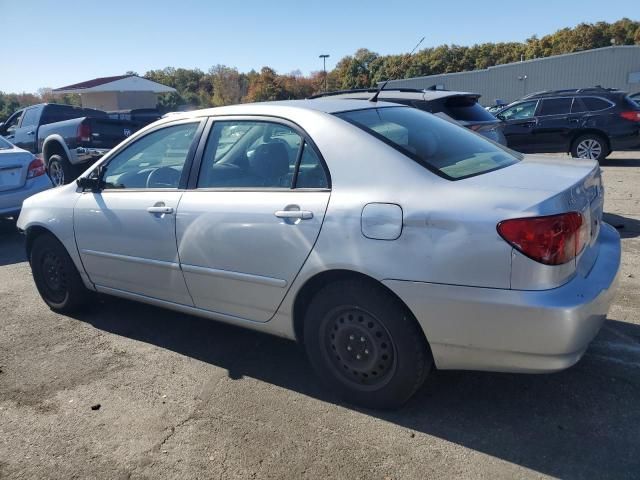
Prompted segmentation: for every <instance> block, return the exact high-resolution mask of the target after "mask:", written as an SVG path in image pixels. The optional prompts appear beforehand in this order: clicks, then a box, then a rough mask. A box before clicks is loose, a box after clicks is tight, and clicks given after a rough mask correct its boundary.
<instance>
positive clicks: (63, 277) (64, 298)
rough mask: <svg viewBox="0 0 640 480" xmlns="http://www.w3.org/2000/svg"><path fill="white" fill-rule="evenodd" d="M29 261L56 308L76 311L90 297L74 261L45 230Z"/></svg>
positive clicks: (46, 298)
mask: <svg viewBox="0 0 640 480" xmlns="http://www.w3.org/2000/svg"><path fill="white" fill-rule="evenodd" d="M29 262H30V263H31V270H32V271H33V279H34V281H35V283H36V287H37V289H38V292H39V293H40V296H41V297H42V299H43V300H44V301H45V303H46V304H47V305H49V307H50V308H51V309H52V310H55V311H59V312H65V313H66V312H72V311H75V310H77V309H78V308H80V307H82V306H84V305H85V304H86V303H87V302H88V300H89V299H90V296H91V292H89V290H87V289H86V287H85V286H84V283H82V279H81V278H80V274H79V273H78V270H77V269H76V266H75V265H74V263H73V260H71V257H70V256H69V254H68V253H67V250H66V249H65V248H64V246H63V245H62V244H61V243H60V241H59V240H58V239H57V238H56V237H54V236H53V235H51V234H48V233H45V234H42V235H40V236H38V237H37V238H36V239H35V240H34V241H33V245H32V247H31V255H30V257H29Z"/></svg>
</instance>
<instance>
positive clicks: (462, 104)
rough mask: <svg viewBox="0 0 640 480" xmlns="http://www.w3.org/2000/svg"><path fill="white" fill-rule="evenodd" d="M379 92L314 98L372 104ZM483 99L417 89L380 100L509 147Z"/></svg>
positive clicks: (387, 93) (388, 92) (387, 92)
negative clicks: (453, 124)
mask: <svg viewBox="0 0 640 480" xmlns="http://www.w3.org/2000/svg"><path fill="white" fill-rule="evenodd" d="M376 91H377V89H375V88H373V89H354V90H339V91H337V92H328V93H321V94H319V95H314V96H313V97H310V98H320V97H329V98H332V99H334V98H348V99H356V100H369V99H370V98H371V97H372V96H373V95H374V94H375V93H376ZM479 98H480V95H479V94H477V93H469V92H453V91H449V90H430V89H427V90H418V89H415V88H385V89H384V90H382V91H381V92H380V94H379V95H378V100H381V101H385V102H393V103H400V104H402V105H408V106H410V107H415V108H418V109H420V110H424V111H425V112H429V113H433V114H435V115H437V116H440V117H442V116H444V117H445V119H447V120H450V119H453V120H455V121H456V122H457V123H459V124H461V125H462V126H464V127H467V128H469V129H471V130H473V131H474V132H478V133H480V134H481V135H484V136H485V137H487V138H489V139H491V140H493V141H494V142H498V143H500V144H502V145H506V144H507V142H506V140H505V138H504V135H503V134H502V122H501V121H500V120H498V119H497V118H496V117H494V116H493V115H492V114H491V113H489V112H488V111H487V110H485V109H484V108H483V107H482V105H480V104H479V103H478V99H479Z"/></svg>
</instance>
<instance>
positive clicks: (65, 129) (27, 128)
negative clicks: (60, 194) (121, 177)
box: [0, 103, 138, 186]
mask: <svg viewBox="0 0 640 480" xmlns="http://www.w3.org/2000/svg"><path fill="white" fill-rule="evenodd" d="M137 129H138V126H137V125H136V124H135V123H132V122H131V121H126V120H113V119H110V118H108V116H107V114H106V112H103V111H101V110H94V109H91V108H79V107H73V106H71V105H57V104H54V103H42V104H39V105H33V106H31V107H27V108H24V109H22V110H18V111H17V112H15V113H14V114H13V115H11V116H10V117H9V119H8V120H7V121H6V122H5V123H4V124H3V125H2V126H0V135H4V136H5V137H6V138H7V139H8V140H11V141H12V142H13V143H14V144H15V145H16V146H18V147H20V148H23V149H25V150H28V151H29V152H32V153H35V154H37V155H39V156H41V157H42V159H43V160H44V162H45V165H46V168H47V172H48V173H49V176H50V177H51V180H52V181H53V184H54V185H55V186H60V185H64V184H66V183H69V182H71V181H73V180H74V179H75V178H76V177H77V176H78V174H79V173H80V172H81V171H82V170H83V169H86V168H88V167H89V166H90V165H91V163H92V162H95V161H96V160H97V159H98V158H100V157H101V156H102V155H104V154H105V153H106V152H108V151H109V149H111V148H113V147H114V146H116V145H117V144H118V143H120V142H121V141H122V140H124V139H125V138H126V137H127V136H129V135H131V133H133V132H134V131H136V130H137Z"/></svg>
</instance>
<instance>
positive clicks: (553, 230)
mask: <svg viewBox="0 0 640 480" xmlns="http://www.w3.org/2000/svg"><path fill="white" fill-rule="evenodd" d="M589 228H590V225H589V223H588V222H585V219H584V218H583V217H582V215H581V214H580V213H578V212H568V213H563V214H560V215H550V216H547V217H528V218H514V219H511V220H505V221H503V222H500V223H499V224H498V233H499V234H500V236H501V237H502V238H504V239H505V240H506V241H507V242H508V243H509V244H511V245H512V246H513V247H514V248H516V249H517V250H519V251H520V252H522V253H523V254H525V255H526V256H527V257H529V258H531V259H533V260H535V261H537V262H540V263H544V264H545V265H561V264H563V263H567V262H570V261H571V260H573V259H574V258H575V257H576V256H577V255H578V254H579V253H580V252H581V251H582V249H583V248H584V246H585V245H586V243H587V242H588V240H589V235H590V231H589Z"/></svg>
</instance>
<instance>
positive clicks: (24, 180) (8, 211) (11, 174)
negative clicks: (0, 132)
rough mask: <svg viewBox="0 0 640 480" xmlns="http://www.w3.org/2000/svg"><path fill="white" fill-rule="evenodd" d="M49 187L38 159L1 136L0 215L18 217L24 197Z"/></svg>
mask: <svg viewBox="0 0 640 480" xmlns="http://www.w3.org/2000/svg"><path fill="white" fill-rule="evenodd" d="M52 186H53V185H52V184H51V180H50V179H49V176H48V175H47V172H46V170H45V166H44V163H43V161H42V160H41V159H39V158H36V157H34V156H33V154H32V153H30V152H27V151H26V150H23V149H21V148H18V147H16V146H15V145H13V144H12V143H11V142H9V141H8V140H6V139H5V138H4V137H0V218H1V217H17V216H18V214H19V213H20V209H21V208H22V202H23V201H24V200H25V199H26V198H29V197H30V196H31V195H35V194H36V193H39V192H42V191H43V190H47V189H49V188H51V187H52Z"/></svg>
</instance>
